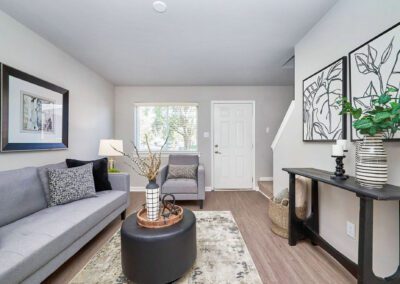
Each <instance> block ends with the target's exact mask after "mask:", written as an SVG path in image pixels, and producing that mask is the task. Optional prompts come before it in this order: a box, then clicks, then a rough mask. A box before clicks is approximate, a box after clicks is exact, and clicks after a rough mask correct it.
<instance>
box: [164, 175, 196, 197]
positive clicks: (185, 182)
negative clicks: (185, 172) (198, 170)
mask: <svg viewBox="0 0 400 284" xmlns="http://www.w3.org/2000/svg"><path fill="white" fill-rule="evenodd" d="M161 192H162V193H173V194H175V193H176V194H179V193H197V182H196V180H194V179H184V178H180V179H167V181H166V182H164V184H163V186H162V189H161Z"/></svg>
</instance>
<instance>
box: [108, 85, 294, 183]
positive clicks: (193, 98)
mask: <svg viewBox="0 0 400 284" xmlns="http://www.w3.org/2000/svg"><path fill="white" fill-rule="evenodd" d="M292 99H293V87H291V86H289V87H266V86H261V87H116V89H115V114H116V115H115V136H116V138H121V139H123V140H124V145H125V147H127V146H129V143H130V141H132V140H133V139H134V126H133V116H134V104H135V103H138V102H196V103H198V104H199V114H198V117H199V125H198V136H199V137H198V141H199V152H200V160H201V162H202V163H203V164H204V165H205V169H206V186H210V185H211V144H210V143H211V138H204V137H203V133H204V132H211V101H212V100H254V101H255V103H256V125H255V127H256V145H255V147H256V179H258V178H259V177H271V176H272V151H271V148H270V146H271V143H272V140H273V138H274V136H275V133H276V131H277V130H278V127H279V125H280V123H281V121H282V119H283V116H284V115H285V112H286V110H287V108H288V106H289V104H290V101H291V100H292ZM266 127H269V128H270V132H269V133H268V134H267V133H266ZM126 150H129V148H126ZM118 166H119V167H121V168H122V169H126V166H125V165H124V163H121V162H119V163H118ZM131 177H132V185H133V186H144V185H145V184H146V180H145V179H144V178H140V177H138V176H136V175H131Z"/></svg>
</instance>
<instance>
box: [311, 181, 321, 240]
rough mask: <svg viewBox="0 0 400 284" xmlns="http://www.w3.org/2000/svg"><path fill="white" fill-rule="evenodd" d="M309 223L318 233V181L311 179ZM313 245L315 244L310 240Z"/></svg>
mask: <svg viewBox="0 0 400 284" xmlns="http://www.w3.org/2000/svg"><path fill="white" fill-rule="evenodd" d="M310 217H311V221H312V223H311V225H312V229H313V230H314V232H315V233H317V234H319V201H318V181H317V180H314V179H313V180H311V216H310ZM311 243H312V244H313V245H314V246H315V245H317V244H316V243H314V242H311Z"/></svg>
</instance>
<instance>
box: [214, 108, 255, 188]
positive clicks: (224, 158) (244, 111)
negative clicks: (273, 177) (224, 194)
mask: <svg viewBox="0 0 400 284" xmlns="http://www.w3.org/2000/svg"><path fill="white" fill-rule="evenodd" d="M253 115H254V113H253V103H247V102H246V103H229V102H227V103H225V102H223V103H217V102H215V103H213V122H212V123H213V132H214V133H213V144H214V145H212V148H213V153H212V154H213V163H214V170H213V171H214V172H213V183H214V188H216V189H249V188H253V165H254V162H253V158H254V157H253Z"/></svg>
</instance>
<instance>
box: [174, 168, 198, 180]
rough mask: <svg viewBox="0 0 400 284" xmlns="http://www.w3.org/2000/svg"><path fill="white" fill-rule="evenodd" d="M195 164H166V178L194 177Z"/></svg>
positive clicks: (195, 171) (195, 173)
mask: <svg viewBox="0 0 400 284" xmlns="http://www.w3.org/2000/svg"><path fill="white" fill-rule="evenodd" d="M196 177H197V165H168V176H167V179H177V178H186V179H196Z"/></svg>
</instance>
